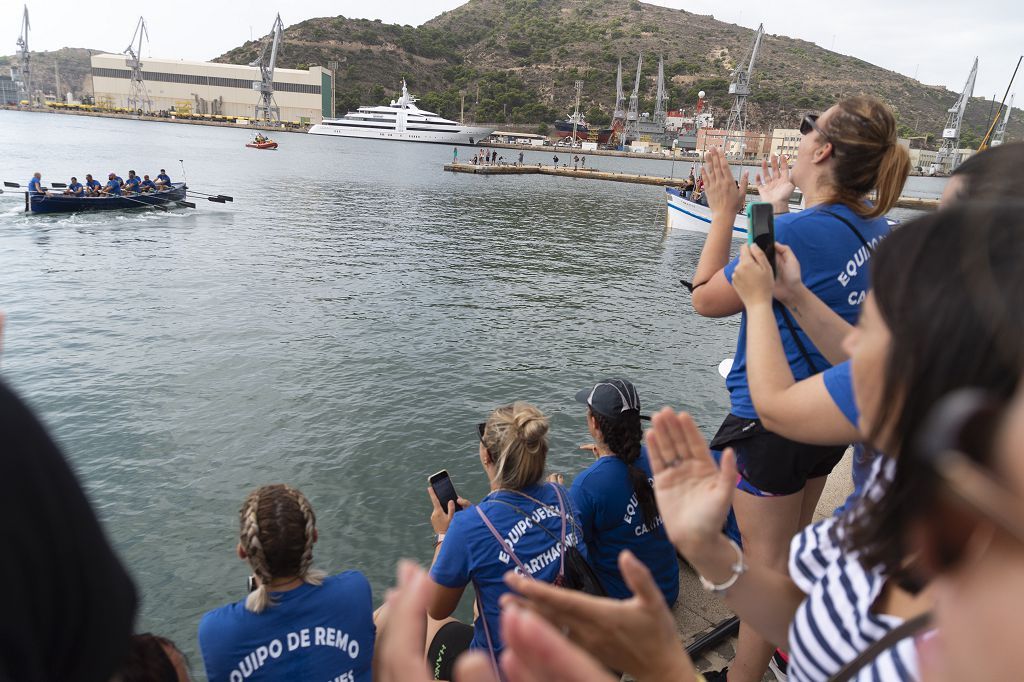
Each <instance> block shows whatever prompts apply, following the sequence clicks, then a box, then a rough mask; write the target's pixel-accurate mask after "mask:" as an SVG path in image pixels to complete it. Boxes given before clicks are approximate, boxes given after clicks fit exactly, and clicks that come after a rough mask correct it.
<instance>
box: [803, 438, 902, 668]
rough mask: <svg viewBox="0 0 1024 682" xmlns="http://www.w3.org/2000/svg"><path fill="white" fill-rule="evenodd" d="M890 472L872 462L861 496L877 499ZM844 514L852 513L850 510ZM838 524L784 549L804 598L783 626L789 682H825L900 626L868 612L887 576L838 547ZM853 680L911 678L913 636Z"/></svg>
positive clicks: (885, 460) (829, 523) (890, 466)
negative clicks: (786, 626) (786, 629)
mask: <svg viewBox="0 0 1024 682" xmlns="http://www.w3.org/2000/svg"><path fill="white" fill-rule="evenodd" d="M894 471H895V462H894V461H893V460H892V459H891V458H889V457H884V456H882V457H878V458H877V460H876V462H875V466H874V470H873V472H872V476H871V478H870V479H869V481H868V483H867V485H866V486H865V495H867V496H870V497H871V498H873V499H877V498H878V497H879V496H881V494H882V493H883V491H884V489H885V486H886V484H887V483H888V481H890V480H892V475H893V473H894ZM847 513H856V508H854V509H853V510H850V511H849V512H847ZM840 518H841V517H836V516H833V517H831V518H828V519H826V520H824V521H820V522H818V523H814V524H811V525H810V526H808V527H807V528H805V529H804V530H803V532H801V533H800V534H799V535H797V536H796V537H794V538H793V542H792V544H791V545H790V556H789V574H790V577H791V578H792V579H793V581H794V582H795V583H796V585H797V587H799V588H800V590H801V591H803V592H804V593H806V594H807V598H806V599H805V600H804V601H803V603H802V604H801V605H800V608H798V609H797V612H796V617H795V618H794V620H793V623H792V625H790V627H789V655H790V658H789V679H790V680H792V681H793V682H817V681H819V680H827V679H828V678H829V677H830V676H832V675H834V674H835V673H837V672H839V670H840V669H841V668H842V667H843V666H844V665H846V664H847V663H849V662H850V661H852V660H853V659H854V658H856V656H857V654H859V653H860V652H861V651H864V650H865V649H867V648H868V647H869V646H870V645H871V644H872V643H873V642H875V641H877V640H879V639H881V638H882V637H883V636H884V635H885V634H886V633H887V632H889V630H892V629H893V628H895V627H897V626H898V625H900V624H901V623H902V622H903V619H902V618H897V617H895V616H890V615H887V614H882V613H873V612H872V606H873V605H874V603H875V601H876V600H877V599H878V595H879V594H880V593H881V591H882V588H883V587H884V585H885V577H884V576H883V575H882V573H881V571H880V570H878V569H872V570H870V571H868V570H865V569H864V567H863V566H861V564H860V562H859V561H858V560H857V556H856V553H850V552H846V551H845V550H844V549H843V548H842V546H841V544H840V540H841V538H842V534H843V532H842V531H843V525H842V523H840ZM851 679H852V680H853V681H854V682H878V681H882V680H884V681H885V682H890V681H896V680H899V681H903V680H909V681H913V680H917V679H918V670H917V655H916V653H915V647H914V638H913V637H912V636H911V637H907V638H905V639H902V640H900V641H899V642H897V643H896V644H895V645H894V646H892V647H890V648H889V649H886V650H885V651H883V652H881V653H880V654H879V655H878V656H877V657H876V658H875V659H874V660H873V661H871V662H869V663H867V664H866V665H865V666H864V667H862V668H861V669H860V671H858V672H857V673H856V675H855V676H854V677H853V678H851Z"/></svg>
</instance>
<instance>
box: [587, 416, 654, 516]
mask: <svg viewBox="0 0 1024 682" xmlns="http://www.w3.org/2000/svg"><path fill="white" fill-rule="evenodd" d="M590 415H591V416H592V417H593V418H594V421H596V422H597V428H598V429H600V431H601V436H602V437H603V438H604V442H605V445H607V446H608V448H609V449H610V450H611V451H612V452H613V453H615V456H616V457H618V458H619V459H620V460H622V462H623V463H624V464H625V465H626V466H627V467H628V469H627V471H628V474H629V483H630V485H631V486H632V487H633V492H634V493H635V494H636V499H637V501H638V502H639V503H640V511H641V512H642V514H643V517H644V523H645V524H647V527H648V528H653V527H654V523H655V522H656V521H657V520H658V503H657V501H656V500H655V499H654V488H652V487H651V481H650V479H649V478H648V477H647V473H646V472H644V470H643V469H641V468H640V467H639V466H638V465H637V460H639V459H640V441H641V440H642V438H643V429H642V428H641V427H640V413H639V412H636V411H634V410H628V411H626V412H623V413H622V414H621V415H620V416H619V418H618V419H610V418H608V417H605V416H604V415H602V414H599V413H597V412H594V411H593V410H590Z"/></svg>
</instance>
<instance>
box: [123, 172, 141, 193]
mask: <svg viewBox="0 0 1024 682" xmlns="http://www.w3.org/2000/svg"><path fill="white" fill-rule="evenodd" d="M141 184H142V178H140V177H139V176H138V175H136V174H135V171H133V170H130V171H128V179H127V180H125V181H124V190H125V192H128V193H130V194H138V193H139V185H141Z"/></svg>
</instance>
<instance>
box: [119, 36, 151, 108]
mask: <svg viewBox="0 0 1024 682" xmlns="http://www.w3.org/2000/svg"><path fill="white" fill-rule="evenodd" d="M143 38H145V39H146V40H149V31H147V30H146V20H145V19H143V18H142V17H139V23H137V24H136V25H135V33H133V34H132V41H131V42H130V43H128V47H126V48H125V50H124V54H125V55H126V56H127V58H126V59H125V60H124V61H125V64H126V65H127V66H128V70H129V71H130V72H131V84H130V85H129V86H128V108H129V109H131V110H132V111H135V112H143V111H145V112H149V111H152V110H153V101H152V100H150V99H149V93H148V92H147V91H146V82H145V80H143V78H142V61H141V59H142V39H143ZM136 43H138V45H136Z"/></svg>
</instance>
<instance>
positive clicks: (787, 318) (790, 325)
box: [772, 301, 822, 375]
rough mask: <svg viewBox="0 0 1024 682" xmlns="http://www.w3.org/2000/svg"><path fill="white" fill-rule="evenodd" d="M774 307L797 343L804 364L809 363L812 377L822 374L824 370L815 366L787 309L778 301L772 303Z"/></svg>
mask: <svg viewBox="0 0 1024 682" xmlns="http://www.w3.org/2000/svg"><path fill="white" fill-rule="evenodd" d="M772 306H773V307H774V308H775V309H776V310H778V311H779V314H780V315H781V316H782V322H783V323H784V324H785V325H786V329H788V330H789V335H790V336H792V337H793V342H794V343H796V347H797V350H799V351H800V355H801V357H803V359H804V362H806V363H807V366H808V367H810V368H811V375H814V374H818V373H819V372H821V371H822V370H820V369H818V366H817V365H816V364H814V360H812V359H811V354H810V353H809V352H807V346H805V345H804V342H803V341H802V340H801V339H800V335H799V334H797V333H796V327H795V326H794V325H795V323H794V322H793V318H791V317H790V316H789V311H788V310H786V307H785V306H784V305H782V304H780V303H779V302H778V301H772Z"/></svg>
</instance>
